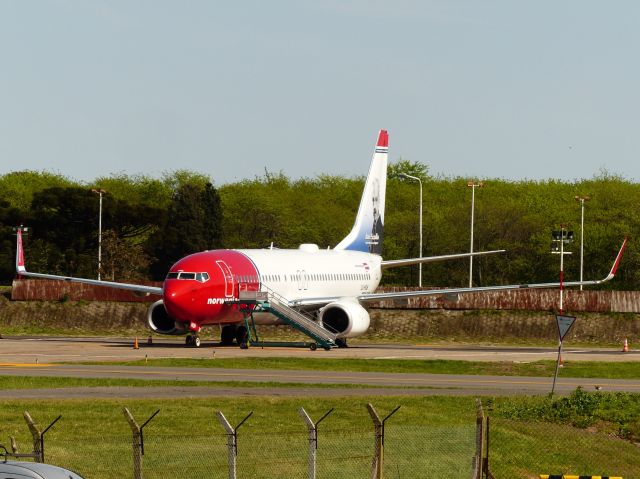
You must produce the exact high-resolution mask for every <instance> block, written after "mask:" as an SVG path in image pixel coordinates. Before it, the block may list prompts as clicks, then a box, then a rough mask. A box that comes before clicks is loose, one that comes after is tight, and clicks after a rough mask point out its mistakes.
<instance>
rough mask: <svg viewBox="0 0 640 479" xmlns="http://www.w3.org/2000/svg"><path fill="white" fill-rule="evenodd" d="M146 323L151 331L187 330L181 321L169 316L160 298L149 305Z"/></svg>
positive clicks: (164, 332)
mask: <svg viewBox="0 0 640 479" xmlns="http://www.w3.org/2000/svg"><path fill="white" fill-rule="evenodd" d="M147 324H148V325H149V328H151V330H152V331H155V332H156V333H160V334H185V333H187V332H188V331H187V330H186V329H185V328H184V327H183V325H182V323H178V322H176V320H175V319H173V318H172V317H171V316H169V314H168V313H167V310H166V309H165V308H164V302H163V301H162V300H159V301H156V302H155V303H153V304H152V305H151V307H149V310H148V311H147Z"/></svg>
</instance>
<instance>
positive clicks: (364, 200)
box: [16, 130, 627, 349]
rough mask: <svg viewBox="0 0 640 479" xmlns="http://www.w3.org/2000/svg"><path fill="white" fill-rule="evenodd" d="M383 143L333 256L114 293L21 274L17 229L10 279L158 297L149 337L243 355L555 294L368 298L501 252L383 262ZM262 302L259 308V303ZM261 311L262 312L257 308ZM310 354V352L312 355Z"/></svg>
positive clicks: (233, 257)
mask: <svg viewBox="0 0 640 479" xmlns="http://www.w3.org/2000/svg"><path fill="white" fill-rule="evenodd" d="M388 149H389V136H388V133H387V131H386V130H380V132H379V134H378V138H377V142H376V146H375V150H374V153H373V158H372V160H371V163H370V167H369V172H368V175H367V179H366V181H365V186H364V191H363V193H362V197H361V200H360V205H359V208H358V212H357V214H356V219H355V223H354V225H353V227H352V229H351V231H350V232H349V234H348V235H347V236H346V237H345V238H344V239H343V240H342V241H340V242H339V243H338V244H337V245H336V246H335V247H334V248H333V249H331V248H327V249H320V248H319V247H318V246H317V245H315V244H301V245H300V246H299V248H297V249H278V248H274V247H273V245H272V246H271V247H269V248H265V249H222V250H212V251H203V252H198V253H194V254H191V255H188V256H186V257H184V258H182V259H180V260H178V261H177V262H176V263H175V264H174V265H173V266H172V267H171V268H170V269H169V272H168V273H167V276H166V278H165V280H164V282H163V284H162V286H161V287H154V286H144V285H137V284H127V283H117V282H111V281H101V280H93V279H85V278H75V277H67V276H58V275H51V274H44V273H33V272H29V271H27V270H26V268H25V262H24V251H23V245H22V229H21V228H18V229H17V248H16V272H17V274H18V275H19V276H25V277H32V278H42V279H52V280H64V281H71V282H79V283H85V284H91V285H96V286H103V287H111V288H119V289H125V290H130V291H133V292H136V293H142V294H147V295H157V296H160V297H161V299H159V300H158V301H156V302H154V303H153V304H152V305H151V306H150V308H149V310H148V312H147V317H146V319H147V323H148V326H149V328H150V329H151V330H152V331H154V332H156V333H159V334H167V335H186V340H185V343H186V345H187V346H192V347H199V346H200V344H201V341H200V337H199V333H200V331H201V329H202V327H203V326H212V325H219V326H220V328H221V332H220V339H221V344H223V345H231V344H233V343H234V341H235V342H236V343H237V344H238V345H240V347H243V348H246V347H247V338H248V337H249V335H250V331H251V327H250V324H249V322H248V318H249V316H250V317H251V320H252V322H253V328H254V330H255V324H282V323H283V322H286V323H289V324H290V325H292V326H294V327H296V328H297V329H300V330H301V331H303V332H304V333H306V334H308V335H309V336H311V337H312V338H314V339H316V341H317V342H319V343H321V345H322V346H323V347H324V348H325V349H330V348H331V347H333V346H346V341H347V339H348V338H353V337H357V336H361V335H363V334H364V333H365V332H366V331H367V330H368V328H369V324H370V318H369V313H368V311H367V309H366V305H367V304H369V303H371V302H374V301H381V300H394V299H406V298H412V297H418V296H429V295H446V294H462V293H472V292H486V291H501V290H511V289H524V288H554V287H558V286H559V283H539V284H518V285H502V286H483V287H471V288H469V287H460V288H447V289H430V290H422V291H405V292H387V293H376V292H375V291H376V288H377V287H378V284H379V283H380V280H381V278H382V273H383V271H384V270H385V269H388V268H394V267H400V266H407V265H413V264H419V263H428V262H432V261H443V260H450V259H456V258H468V257H469V256H472V255H473V256H481V255H486V254H495V253H499V252H502V251H504V250H496V251H481V252H475V253H459V254H450V255H440V256H430V257H422V258H409V259H398V260H387V261H385V260H383V258H382V256H381V252H382V240H383V231H384V213H385V193H386V180H387V160H388ZM626 243H627V240H626V238H625V240H624V242H623V244H622V247H621V248H620V250H619V252H618V254H617V256H616V259H615V261H614V264H613V266H612V268H611V271H610V272H609V274H608V275H607V276H606V277H605V278H603V279H601V280H591V281H572V282H565V283H564V286H567V287H569V286H579V285H585V286H586V285H597V284H601V283H604V282H606V281H609V280H611V279H612V278H613V277H614V276H615V273H616V270H617V268H618V264H619V262H620V259H621V257H622V253H623V251H624V248H625V245H626ZM260 293H262V296H261V297H262V298H263V299H264V301H263V302H262V303H261V304H262V308H261V307H258V303H259V301H258V296H259V294H260ZM265 305H268V307H265ZM315 346H316V344H315V343H311V349H315Z"/></svg>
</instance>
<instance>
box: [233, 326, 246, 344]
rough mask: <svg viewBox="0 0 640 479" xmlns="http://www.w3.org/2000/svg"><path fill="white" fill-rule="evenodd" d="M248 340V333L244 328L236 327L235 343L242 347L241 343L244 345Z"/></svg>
mask: <svg viewBox="0 0 640 479" xmlns="http://www.w3.org/2000/svg"><path fill="white" fill-rule="evenodd" d="M248 338H249V332H248V331H247V328H246V327H245V326H238V329H236V343H238V344H239V345H240V346H241V347H242V343H246V342H247V339H248Z"/></svg>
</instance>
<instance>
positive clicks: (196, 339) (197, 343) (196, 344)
mask: <svg viewBox="0 0 640 479" xmlns="http://www.w3.org/2000/svg"><path fill="white" fill-rule="evenodd" d="M191 344H192V346H194V347H196V348H199V347H200V336H194V337H193V340H192V341H191Z"/></svg>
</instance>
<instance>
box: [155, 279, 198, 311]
mask: <svg viewBox="0 0 640 479" xmlns="http://www.w3.org/2000/svg"><path fill="white" fill-rule="evenodd" d="M197 284H198V283H195V282H191V281H181V280H178V279H168V280H166V281H165V282H164V293H163V298H162V299H163V301H164V307H165V309H166V310H167V312H168V313H169V316H171V317H172V318H174V319H176V320H179V321H191V320H193V319H194V318H193V314H192V313H193V307H192V303H193V302H194V301H195V293H196V287H195V285H197Z"/></svg>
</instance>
